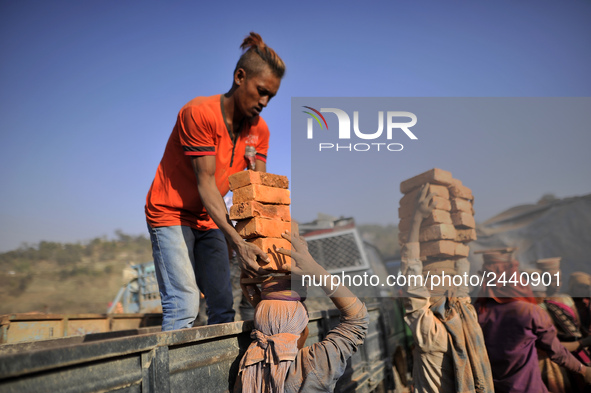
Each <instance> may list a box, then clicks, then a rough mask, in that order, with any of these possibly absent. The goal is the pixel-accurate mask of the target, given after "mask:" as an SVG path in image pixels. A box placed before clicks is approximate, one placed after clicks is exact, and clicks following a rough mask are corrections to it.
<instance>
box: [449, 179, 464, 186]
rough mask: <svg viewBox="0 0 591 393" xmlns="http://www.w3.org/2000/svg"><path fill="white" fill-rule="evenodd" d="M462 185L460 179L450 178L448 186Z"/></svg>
mask: <svg viewBox="0 0 591 393" xmlns="http://www.w3.org/2000/svg"><path fill="white" fill-rule="evenodd" d="M461 185H462V181H461V180H460V179H451V184H450V186H456V187H457V186H461Z"/></svg>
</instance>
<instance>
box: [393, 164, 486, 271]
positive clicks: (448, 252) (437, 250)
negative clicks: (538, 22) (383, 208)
mask: <svg viewBox="0 0 591 393" xmlns="http://www.w3.org/2000/svg"><path fill="white" fill-rule="evenodd" d="M426 183H429V184H430V192H432V193H433V194H435V196H434V197H433V203H436V207H435V210H433V212H432V213H431V215H430V216H429V217H427V218H426V219H424V220H423V222H422V225H421V229H420V232H419V242H420V243H421V259H422V260H423V261H425V264H424V269H423V270H424V272H425V273H426V272H427V271H428V270H429V271H431V273H432V274H434V273H435V274H436V273H437V271H438V270H439V269H447V271H453V269H454V267H455V260H456V259H459V258H464V257H467V256H468V253H469V251H470V249H469V247H468V246H467V243H469V242H470V241H472V240H476V230H475V229H474V228H475V226H476V225H475V222H474V208H473V204H474V198H473V196H472V191H471V190H470V189H469V188H468V187H466V186H464V185H462V182H461V181H460V180H458V179H454V178H452V175H451V173H450V172H448V171H444V170H442V169H438V168H434V169H431V170H429V171H427V172H424V173H421V174H420V175H417V176H415V177H413V178H410V179H408V180H405V181H403V182H402V183H400V192H402V194H404V196H403V197H402V199H400V207H399V209H398V216H399V217H400V224H399V225H398V230H399V235H398V236H399V240H400V242H401V243H406V242H407V241H408V235H409V229H410V224H411V221H412V216H413V214H414V211H415V208H416V204H417V197H418V194H419V192H420V190H421V186H422V185H423V184H426Z"/></svg>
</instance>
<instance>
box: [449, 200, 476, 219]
mask: <svg viewBox="0 0 591 393" xmlns="http://www.w3.org/2000/svg"><path fill="white" fill-rule="evenodd" d="M450 201H451V211H452V213H455V212H458V211H462V212H466V213H470V214H472V215H474V213H473V212H474V208H473V207H472V201H470V200H469V199H464V198H451V200H450Z"/></svg>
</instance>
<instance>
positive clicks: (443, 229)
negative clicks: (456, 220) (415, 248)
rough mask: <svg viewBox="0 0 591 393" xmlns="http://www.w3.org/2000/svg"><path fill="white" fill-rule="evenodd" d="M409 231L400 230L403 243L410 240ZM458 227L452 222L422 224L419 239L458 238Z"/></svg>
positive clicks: (399, 238)
mask: <svg viewBox="0 0 591 393" xmlns="http://www.w3.org/2000/svg"><path fill="white" fill-rule="evenodd" d="M408 234H409V232H408V231H404V232H398V240H400V241H401V242H402V243H406V242H407V241H408ZM456 236H457V235H456V228H454V226H453V225H451V224H435V225H431V226H427V227H424V226H421V229H420V231H419V241H420V242H428V241H431V240H445V239H448V240H455V239H456Z"/></svg>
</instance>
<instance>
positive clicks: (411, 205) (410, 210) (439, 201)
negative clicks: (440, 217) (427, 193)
mask: <svg viewBox="0 0 591 393" xmlns="http://www.w3.org/2000/svg"><path fill="white" fill-rule="evenodd" d="M402 199H404V197H403V198H402ZM402 199H401V200H400V201H401V202H402ZM431 203H433V204H435V210H443V211H447V212H449V211H451V202H450V201H449V199H445V198H441V197H438V196H434V197H433V201H432V202H431ZM415 209H416V202H413V201H412V200H410V199H408V200H406V201H405V203H404V204H402V203H401V204H400V207H399V208H398V217H400V218H408V217H412V215H413V214H414V212H415Z"/></svg>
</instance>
